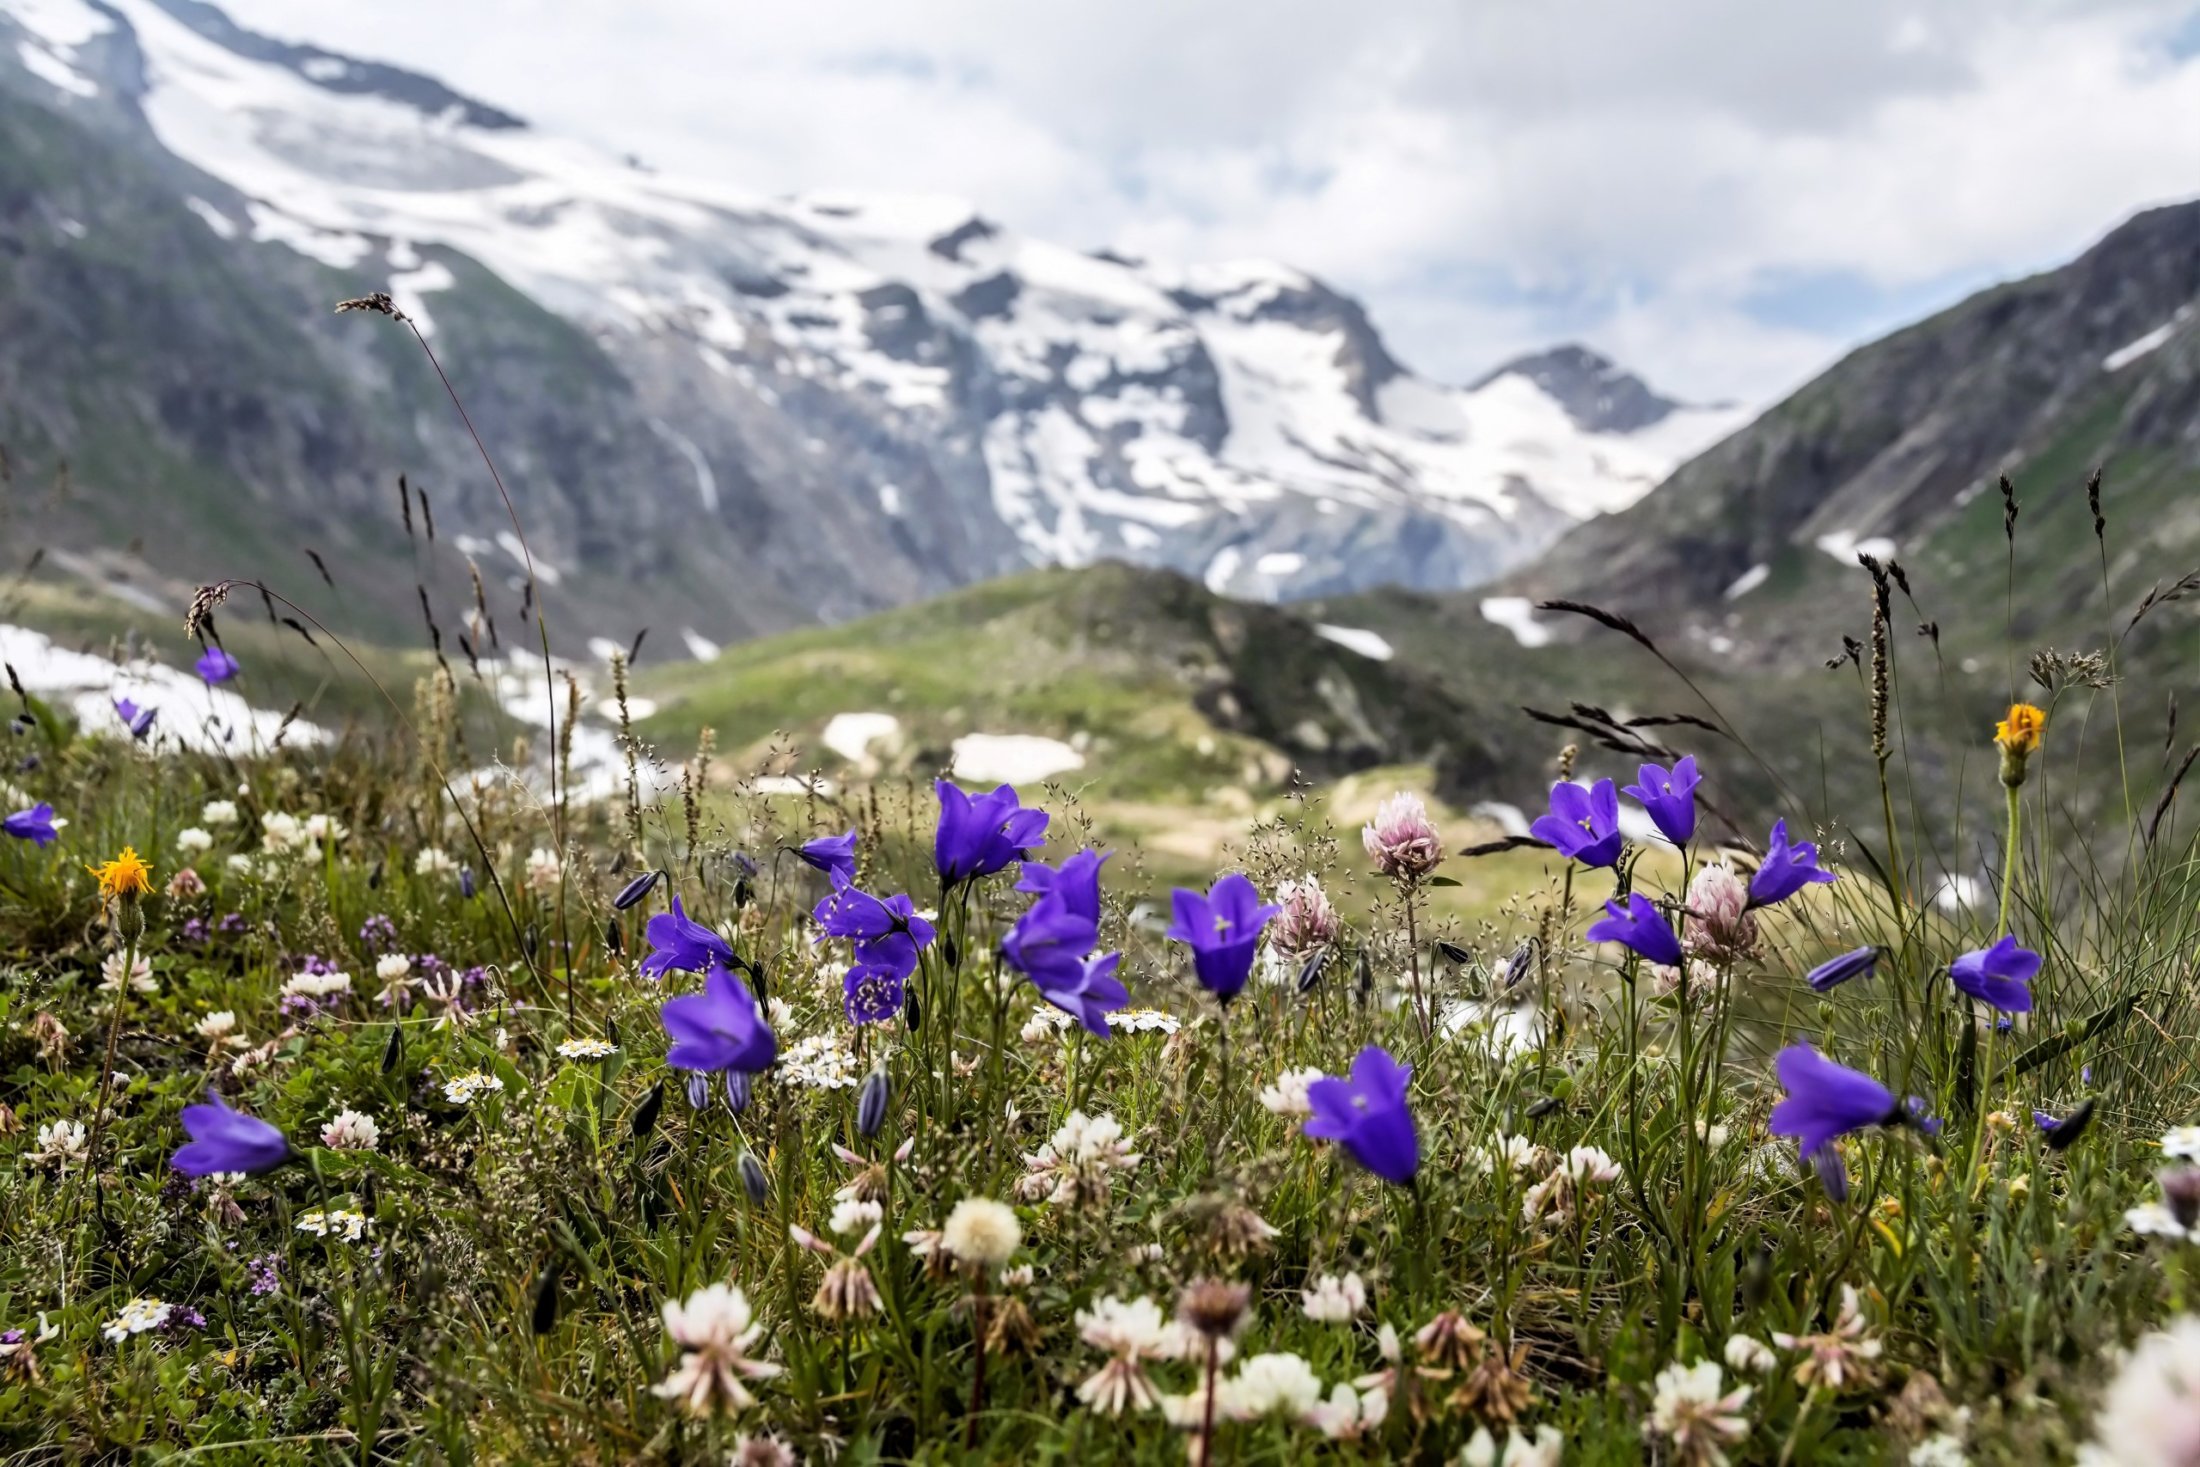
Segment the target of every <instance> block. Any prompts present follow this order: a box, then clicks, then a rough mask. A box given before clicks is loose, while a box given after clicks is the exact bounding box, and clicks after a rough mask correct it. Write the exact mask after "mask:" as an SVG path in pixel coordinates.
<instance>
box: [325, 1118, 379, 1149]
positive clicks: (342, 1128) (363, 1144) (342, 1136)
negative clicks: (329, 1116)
mask: <svg viewBox="0 0 2200 1467" xmlns="http://www.w3.org/2000/svg"><path fill="white" fill-rule="evenodd" d="M381 1141H382V1128H381V1127H380V1126H378V1125H376V1124H375V1123H374V1117H373V1116H370V1115H365V1114H362V1113H361V1112H359V1111H355V1110H340V1111H338V1112H337V1113H336V1118H335V1119H334V1120H332V1121H330V1122H329V1123H328V1124H327V1125H325V1126H323V1127H322V1128H321V1144H322V1145H323V1146H326V1147H328V1148H329V1150H331V1151H372V1150H374V1148H375V1147H376V1146H378V1145H380V1144H381Z"/></svg>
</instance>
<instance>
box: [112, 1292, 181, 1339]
mask: <svg viewBox="0 0 2200 1467" xmlns="http://www.w3.org/2000/svg"><path fill="white" fill-rule="evenodd" d="M172 1307H173V1306H172V1305H168V1304H164V1303H162V1302H161V1301H160V1300H158V1299H149V1298H146V1297H144V1296H143V1295H140V1296H139V1297H137V1298H135V1299H132V1300H131V1301H130V1302H129V1303H127V1304H125V1305H123V1306H122V1310H121V1312H120V1313H118V1314H117V1315H115V1317H114V1318H113V1319H110V1320H108V1321H107V1322H106V1323H105V1324H103V1325H101V1326H100V1329H99V1332H100V1334H102V1335H104V1336H105V1337H106V1339H107V1342H108V1343H109V1344H112V1345H119V1344H121V1343H122V1342H123V1341H124V1340H126V1339H128V1338H130V1336H132V1335H142V1334H144V1333H145V1332H146V1331H148V1330H156V1329H159V1328H160V1327H161V1326H162V1325H164V1324H166V1323H167V1322H168V1311H169V1310H170V1309H171V1308H172Z"/></svg>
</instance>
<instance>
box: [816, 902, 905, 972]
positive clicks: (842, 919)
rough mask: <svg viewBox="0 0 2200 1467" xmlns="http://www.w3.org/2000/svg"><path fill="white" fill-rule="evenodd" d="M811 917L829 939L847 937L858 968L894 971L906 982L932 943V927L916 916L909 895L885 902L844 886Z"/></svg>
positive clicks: (820, 904) (818, 906) (819, 904)
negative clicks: (924, 950) (921, 955)
mask: <svg viewBox="0 0 2200 1467" xmlns="http://www.w3.org/2000/svg"><path fill="white" fill-rule="evenodd" d="M810 915H811V916H812V917H814V918H815V919H816V920H817V925H818V927H819V929H820V930H821V931H823V932H824V934H825V935H826V936H827V937H845V938H847V939H848V940H849V942H850V943H852V944H853V945H854V950H855V958H856V966H858V967H864V966H870V967H879V968H887V969H891V970H892V971H893V972H895V973H897V974H899V975H900V976H901V977H902V978H904V979H906V978H908V976H909V975H910V974H911V973H914V972H916V971H917V954H918V953H919V952H921V951H923V949H925V948H926V947H929V946H930V945H931V942H932V937H933V932H932V924H931V923H929V922H927V921H925V920H924V919H923V918H922V917H919V916H918V915H917V909H916V905H915V904H914V903H913V902H911V901H910V900H909V897H908V894H907V893H903V894H901V895H899V896H891V897H887V898H886V899H884V900H883V901H882V900H880V899H879V898H878V897H875V896H872V895H871V894H870V893H869V892H867V891H860V890H858V889H857V888H855V887H853V886H843V887H840V888H838V889H837V890H835V891H834V892H833V893H832V894H831V895H830V896H828V897H826V898H825V899H824V900H823V901H821V902H819V903H818V904H817V910H816V911H814V912H812V913H811V914H810Z"/></svg>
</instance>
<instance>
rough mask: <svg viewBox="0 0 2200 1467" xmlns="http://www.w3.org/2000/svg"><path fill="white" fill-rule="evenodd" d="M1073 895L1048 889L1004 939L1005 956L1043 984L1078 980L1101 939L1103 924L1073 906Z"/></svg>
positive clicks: (1044, 985)
mask: <svg viewBox="0 0 2200 1467" xmlns="http://www.w3.org/2000/svg"><path fill="white" fill-rule="evenodd" d="M1024 869H1025V870H1027V871H1028V870H1030V869H1031V868H1030V867H1029V866H1026V867H1025V868H1024ZM1071 895H1072V893H1070V892H1068V891H1066V890H1063V889H1062V888H1060V887H1057V888H1056V889H1054V890H1052V891H1050V892H1048V893H1047V894H1046V895H1045V896H1043V897H1041V898H1039V900H1037V901H1035V902H1033V903H1032V904H1031V909H1030V910H1029V911H1027V912H1025V913H1024V914H1023V916H1021V917H1019V918H1017V919H1016V925H1015V926H1013V927H1011V928H1009V930H1008V935H1007V936H1005V937H1003V938H1002V939H1001V960H1002V961H1003V962H1005V963H1007V964H1008V965H1009V966H1010V967H1011V968H1014V969H1015V970H1016V971H1017V972H1019V973H1021V974H1023V975H1024V976H1025V977H1026V978H1029V979H1030V980H1031V981H1032V982H1033V983H1036V984H1038V985H1039V986H1040V987H1041V988H1045V987H1047V986H1048V985H1050V984H1052V985H1057V986H1059V985H1064V984H1074V983H1075V982H1076V981H1077V975H1078V973H1079V972H1080V971H1082V969H1083V966H1084V961H1085V955H1086V954H1087V953H1089V952H1091V951H1092V949H1093V945H1094V944H1095V943H1097V942H1099V940H1100V927H1099V924H1098V923H1097V922H1096V921H1095V920H1094V919H1093V918H1090V917H1087V916H1084V915H1083V914H1082V913H1079V912H1074V911H1071V910H1070V906H1069V901H1070V897H1071Z"/></svg>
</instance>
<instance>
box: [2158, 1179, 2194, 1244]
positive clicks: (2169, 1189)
mask: <svg viewBox="0 0 2200 1467" xmlns="http://www.w3.org/2000/svg"><path fill="white" fill-rule="evenodd" d="M2154 1180H2155V1181H2156V1182H2158V1183H2160V1184H2161V1188H2162V1201H2163V1202H2165V1203H2167V1204H2168V1205H2169V1210H2170V1214H2171V1215H2172V1216H2173V1217H2175V1218H2176V1219H2177V1222H2178V1225H2179V1226H2181V1227H2184V1228H2187V1229H2189V1228H2191V1227H2193V1226H2194V1225H2195V1224H2200V1167H2192V1166H2180V1167H2172V1168H2170V1169H2169V1170H2168V1171H2166V1172H2163V1173H2162V1174H2161V1175H2160V1176H2158V1177H2156V1178H2155V1179H2154Z"/></svg>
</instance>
